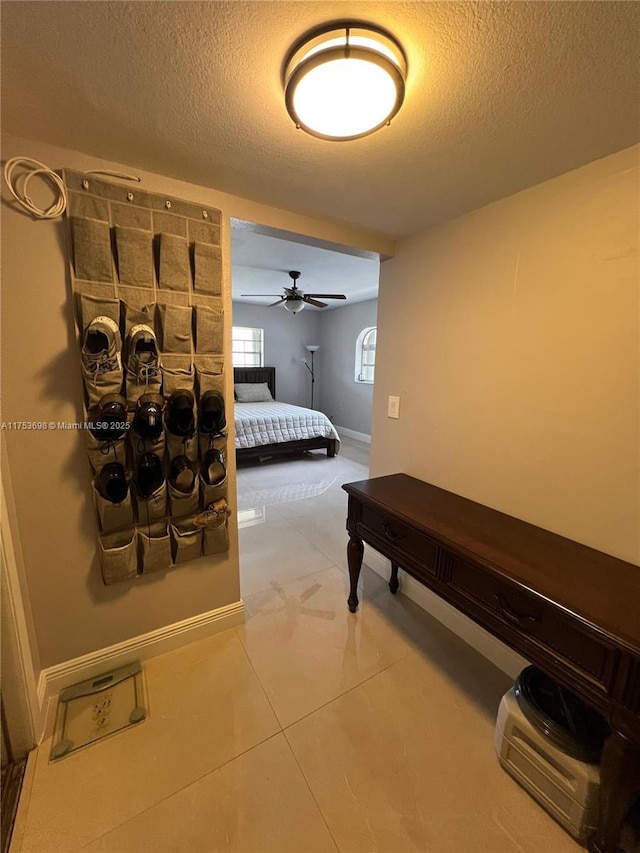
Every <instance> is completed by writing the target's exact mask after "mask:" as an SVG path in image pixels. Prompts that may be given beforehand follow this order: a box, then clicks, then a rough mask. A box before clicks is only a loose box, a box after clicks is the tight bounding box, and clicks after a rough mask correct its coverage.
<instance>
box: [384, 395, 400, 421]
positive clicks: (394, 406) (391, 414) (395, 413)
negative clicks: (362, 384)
mask: <svg viewBox="0 0 640 853" xmlns="http://www.w3.org/2000/svg"><path fill="white" fill-rule="evenodd" d="M387 417H388V418H399V417H400V397H389V405H388V408H387Z"/></svg>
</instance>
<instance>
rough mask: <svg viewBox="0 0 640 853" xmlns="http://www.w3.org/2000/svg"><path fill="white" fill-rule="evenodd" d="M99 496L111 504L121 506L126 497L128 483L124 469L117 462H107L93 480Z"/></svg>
mask: <svg viewBox="0 0 640 853" xmlns="http://www.w3.org/2000/svg"><path fill="white" fill-rule="evenodd" d="M95 485H96V489H97V490H98V492H99V493H100V495H101V496H102V497H103V498H104V499H105V500H106V501H109V502H110V503H112V504H121V503H122V501H123V500H124V499H125V498H126V497H127V492H128V491H129V483H128V482H127V475H126V472H125V470H124V467H123V466H122V465H121V464H120V463H119V462H108V463H107V464H106V465H104V466H103V467H102V468H101V469H100V473H99V474H98V475H97V476H96V479H95Z"/></svg>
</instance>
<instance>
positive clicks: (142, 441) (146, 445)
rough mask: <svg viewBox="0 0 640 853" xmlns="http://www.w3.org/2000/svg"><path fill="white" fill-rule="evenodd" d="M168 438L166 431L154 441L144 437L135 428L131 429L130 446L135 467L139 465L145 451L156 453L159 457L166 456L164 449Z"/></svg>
mask: <svg viewBox="0 0 640 853" xmlns="http://www.w3.org/2000/svg"><path fill="white" fill-rule="evenodd" d="M166 444H167V440H166V437H165V434H164V432H163V433H162V435H161V436H160V437H159V438H158V439H156V440H155V441H152V440H151V439H149V438H142V437H141V436H139V435H138V433H137V432H136V431H135V430H134V429H130V430H129V447H130V448H131V459H132V461H133V469H134V470H135V469H136V468H137V467H138V462H139V461H140V457H141V456H142V454H143V453H155V454H156V456H157V457H158V458H159V459H162V458H163V457H164V449H165V447H166Z"/></svg>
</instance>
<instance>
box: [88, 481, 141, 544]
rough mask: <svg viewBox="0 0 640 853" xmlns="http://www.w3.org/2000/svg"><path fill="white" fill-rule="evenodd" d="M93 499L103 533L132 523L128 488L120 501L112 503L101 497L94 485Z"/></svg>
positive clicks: (131, 507)
mask: <svg viewBox="0 0 640 853" xmlns="http://www.w3.org/2000/svg"><path fill="white" fill-rule="evenodd" d="M93 499H94V501H95V505H96V510H97V512H98V518H99V519H100V528H101V530H102V531H103V532H104V533H111V532H112V531H115V530H121V529H122V528H123V527H130V526H131V525H132V524H133V504H132V502H131V491H130V489H128V490H127V495H126V497H125V498H124V500H123V501H122V503H119V504H114V503H111V501H108V500H106V498H103V497H102V495H101V494H100V492H99V491H98V490H97V489H96V487H95V485H94V487H93Z"/></svg>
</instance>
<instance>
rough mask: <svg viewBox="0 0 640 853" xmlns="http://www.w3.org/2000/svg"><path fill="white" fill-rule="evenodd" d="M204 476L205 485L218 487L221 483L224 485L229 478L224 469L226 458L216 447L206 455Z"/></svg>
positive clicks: (203, 468)
mask: <svg viewBox="0 0 640 853" xmlns="http://www.w3.org/2000/svg"><path fill="white" fill-rule="evenodd" d="M202 476H203V478H204V481H205V483H207V484H208V485H210V486H217V485H218V484H219V483H223V482H224V480H225V478H226V476H227V470H226V468H225V467H224V457H223V455H222V453H221V452H220V451H219V450H217V449H216V448H215V447H213V448H211V450H207V452H206V453H205V455H204V461H203V463H202Z"/></svg>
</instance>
